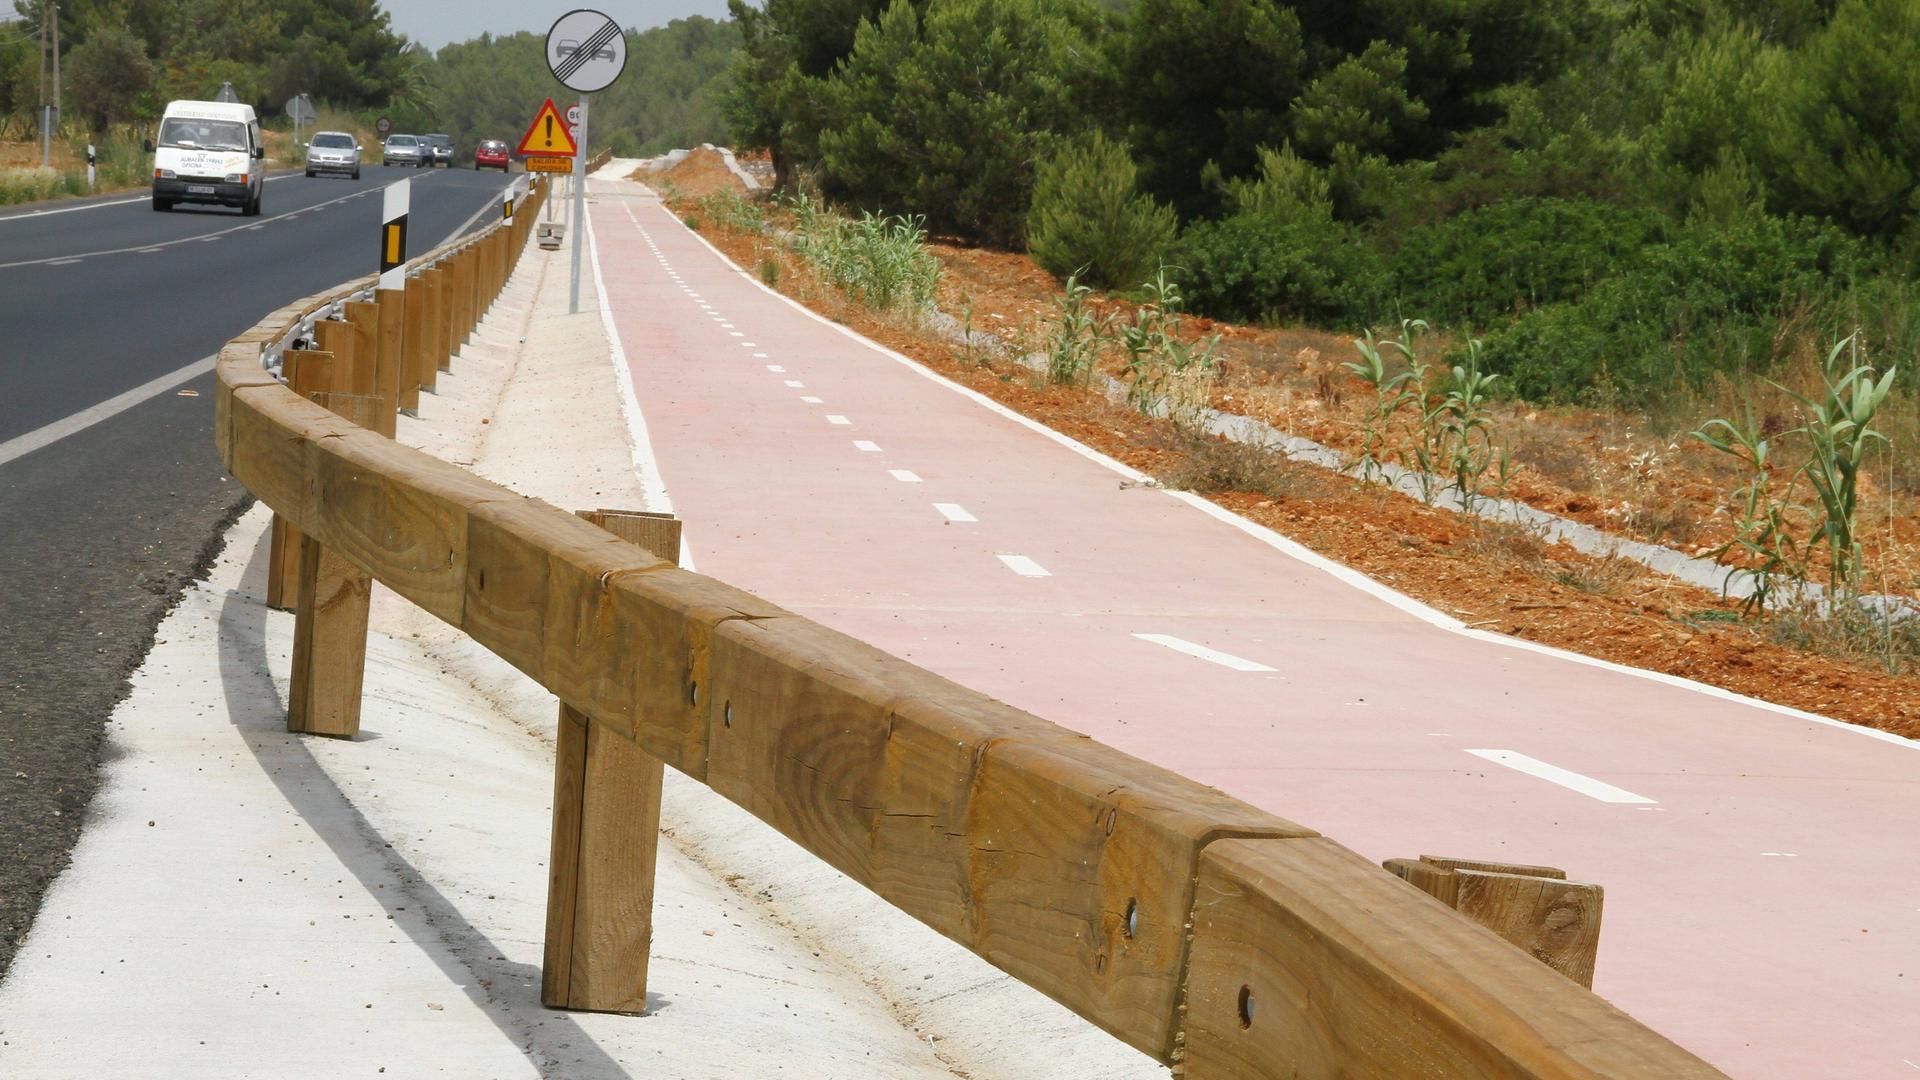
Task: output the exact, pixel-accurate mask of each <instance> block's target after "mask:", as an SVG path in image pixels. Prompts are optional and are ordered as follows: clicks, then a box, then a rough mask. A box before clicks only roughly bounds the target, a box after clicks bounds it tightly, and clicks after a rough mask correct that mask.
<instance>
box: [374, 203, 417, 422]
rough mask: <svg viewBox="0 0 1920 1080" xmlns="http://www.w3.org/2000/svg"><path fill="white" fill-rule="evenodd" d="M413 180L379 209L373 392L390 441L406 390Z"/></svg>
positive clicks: (381, 420)
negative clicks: (409, 214)
mask: <svg viewBox="0 0 1920 1080" xmlns="http://www.w3.org/2000/svg"><path fill="white" fill-rule="evenodd" d="M412 183H413V181H411V180H402V181H400V182H399V183H397V184H389V185H387V189H386V191H385V193H384V195H383V197H382V199H381V206H380V284H379V287H378V288H377V289H376V290H375V292H374V301H375V303H377V304H378V305H379V308H380V322H379V329H378V331H377V340H378V349H377V351H376V353H375V356H376V360H375V362H374V392H375V393H377V394H379V395H380V406H381V407H380V433H381V434H382V435H385V436H387V437H389V438H391V437H392V436H393V434H394V424H395V422H396V421H395V420H394V417H395V415H396V414H397V413H398V412H399V410H400V398H401V394H402V391H403V390H404V389H405V388H404V387H402V386H401V385H400V383H401V376H402V373H403V372H405V371H406V370H407V364H406V357H405V355H404V353H405V349H406V326H407V308H406V304H407V292H406V289H407V206H408V204H409V203H410V202H411V201H412V199H411V194H412V193H411V186H412Z"/></svg>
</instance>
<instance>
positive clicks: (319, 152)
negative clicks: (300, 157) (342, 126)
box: [307, 131, 360, 180]
mask: <svg viewBox="0 0 1920 1080" xmlns="http://www.w3.org/2000/svg"><path fill="white" fill-rule="evenodd" d="M321 173H345V174H346V175H348V176H351V177H353V178H354V179H355V180H358V179H360V143H359V142H358V141H357V140H355V139H354V137H353V136H351V135H349V134H347V133H346V132H344V131H320V132H315V133H314V136H313V139H312V140H311V141H310V142H308V143H307V175H308V176H318V175H320V174H321Z"/></svg>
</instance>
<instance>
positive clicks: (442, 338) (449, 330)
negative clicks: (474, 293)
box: [433, 259, 459, 371]
mask: <svg viewBox="0 0 1920 1080" xmlns="http://www.w3.org/2000/svg"><path fill="white" fill-rule="evenodd" d="M433 273H436V274H439V275H440V284H439V289H438V293H439V297H438V303H437V304H436V305H435V307H436V309H437V310H436V311H435V312H434V319H433V332H434V333H435V334H436V335H437V337H436V338H435V340H434V343H433V356H434V361H435V364H436V366H437V367H438V368H439V369H440V370H441V371H452V370H453V354H454V353H455V352H457V351H459V346H458V345H457V344H456V338H455V335H454V330H453V319H454V277H453V260H452V259H445V260H442V261H441V262H439V263H437V264H435V266H434V268H433Z"/></svg>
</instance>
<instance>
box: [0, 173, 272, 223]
mask: <svg viewBox="0 0 1920 1080" xmlns="http://www.w3.org/2000/svg"><path fill="white" fill-rule="evenodd" d="M291 179H292V177H291V176H269V177H267V180H266V182H267V183H269V184H271V183H273V182H274V181H276V180H291ZM151 200H152V196H151V195H141V196H137V197H135V198H132V199H114V200H113V201H111V202H97V203H88V204H87V205H85V206H65V207H61V208H60V209H58V210H34V211H31V212H29V213H25V214H8V215H7V216H6V217H0V221H25V220H27V219H28V218H40V217H52V216H53V215H54V214H75V213H79V212H80V211H82V210H99V209H101V208H102V207H107V206H132V205H133V204H134V203H143V202H149V201H151Z"/></svg>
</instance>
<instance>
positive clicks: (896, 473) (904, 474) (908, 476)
mask: <svg viewBox="0 0 1920 1080" xmlns="http://www.w3.org/2000/svg"><path fill="white" fill-rule="evenodd" d="M887 475H888V476H891V477H893V478H894V479H895V480H898V481H900V482H901V483H903V484H917V483H919V482H920V474H918V473H916V472H914V471H913V470H912V469H888V470H887Z"/></svg>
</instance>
